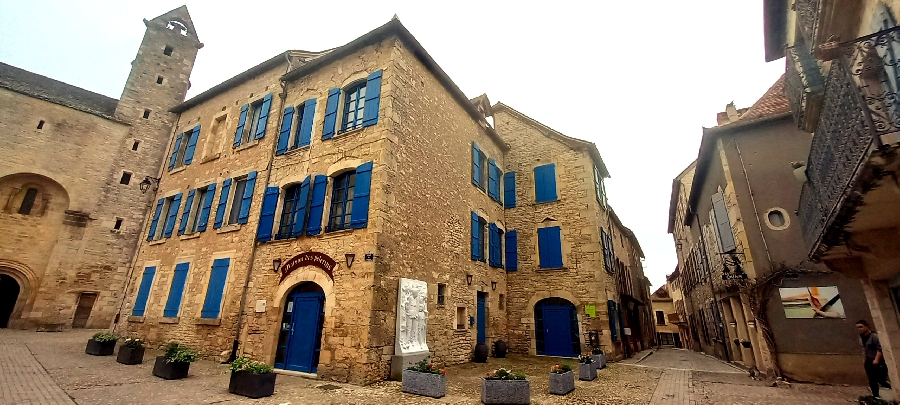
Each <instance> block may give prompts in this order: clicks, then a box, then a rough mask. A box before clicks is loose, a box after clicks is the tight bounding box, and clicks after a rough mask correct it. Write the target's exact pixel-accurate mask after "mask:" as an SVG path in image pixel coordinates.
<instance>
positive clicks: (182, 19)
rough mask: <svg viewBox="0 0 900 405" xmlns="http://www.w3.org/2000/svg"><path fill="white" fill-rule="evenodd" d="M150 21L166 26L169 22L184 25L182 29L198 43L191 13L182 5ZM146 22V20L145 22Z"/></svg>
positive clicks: (198, 39)
mask: <svg viewBox="0 0 900 405" xmlns="http://www.w3.org/2000/svg"><path fill="white" fill-rule="evenodd" d="M150 21H157V22H162V23H163V24H166V25H168V23H169V22H172V21H174V22H178V23H180V24H182V25H184V28H185V29H186V30H187V34H189V35H193V36H194V38H196V39H197V41H198V42H199V41H200V37H199V36H198V35H197V30H196V29H195V28H194V21H193V20H191V13H189V12H188V9H187V6H186V5H183V6H181V7H178V8H176V9H174V10H171V11H169V12H167V13H165V14H163V15H160V16H158V17H156V18H154V19H152V20H150ZM145 22H146V20H145Z"/></svg>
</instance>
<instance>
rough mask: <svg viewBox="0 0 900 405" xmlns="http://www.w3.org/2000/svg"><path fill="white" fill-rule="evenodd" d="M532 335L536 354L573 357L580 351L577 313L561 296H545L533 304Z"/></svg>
mask: <svg viewBox="0 0 900 405" xmlns="http://www.w3.org/2000/svg"><path fill="white" fill-rule="evenodd" d="M534 335H535V336H534V337H535V343H536V349H537V354H540V355H545V356H560V357H575V356H577V355H578V354H579V353H580V352H581V339H579V337H578V313H577V311H576V310H575V305H573V304H572V303H571V302H569V301H567V300H565V299H562V298H555V297H554V298H545V299H542V300H540V301H538V302H537V303H536V304H535V305H534Z"/></svg>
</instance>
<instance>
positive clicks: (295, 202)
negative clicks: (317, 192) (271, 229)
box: [275, 184, 309, 239]
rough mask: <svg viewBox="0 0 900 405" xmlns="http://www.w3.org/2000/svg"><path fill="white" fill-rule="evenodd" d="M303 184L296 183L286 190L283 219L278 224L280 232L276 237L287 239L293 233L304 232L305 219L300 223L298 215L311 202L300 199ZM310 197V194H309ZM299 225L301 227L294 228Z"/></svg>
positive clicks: (282, 206)
mask: <svg viewBox="0 0 900 405" xmlns="http://www.w3.org/2000/svg"><path fill="white" fill-rule="evenodd" d="M300 188H301V184H294V185H292V186H290V187H288V188H286V189H285V190H284V202H283V203H282V205H281V221H280V222H279V225H278V233H277V234H276V235H275V239H287V238H290V237H291V235H295V236H296V235H299V234H302V233H303V221H302V219H301V221H300V222H299V223H298V222H297V216H298V215H301V212H300V211H301V210H305V209H306V207H307V205H308V204H309V201H308V200H309V198H307V201H302V200H301V199H300V191H301V190H300ZM307 197H308V195H307ZM294 226H297V227H298V228H300V229H294Z"/></svg>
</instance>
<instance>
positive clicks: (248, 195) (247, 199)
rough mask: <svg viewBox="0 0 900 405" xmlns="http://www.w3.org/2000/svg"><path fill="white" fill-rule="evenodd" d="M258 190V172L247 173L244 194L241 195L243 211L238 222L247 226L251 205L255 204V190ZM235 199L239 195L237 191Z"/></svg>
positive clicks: (240, 212)
mask: <svg viewBox="0 0 900 405" xmlns="http://www.w3.org/2000/svg"><path fill="white" fill-rule="evenodd" d="M255 188H256V172H255V171H254V172H250V173H247V178H246V183H245V184H244V192H243V193H242V194H241V209H240V211H239V212H238V219H237V222H238V223H239V224H246V223H247V221H248V220H249V219H250V204H251V203H252V202H253V190H254V189H255ZM234 196H235V198H237V196H238V194H237V192H236V191H235V194H234Z"/></svg>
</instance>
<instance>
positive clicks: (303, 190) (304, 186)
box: [291, 176, 310, 238]
mask: <svg viewBox="0 0 900 405" xmlns="http://www.w3.org/2000/svg"><path fill="white" fill-rule="evenodd" d="M309 182H310V177H309V176H306V178H305V179H303V182H302V183H300V200H299V201H296V202H294V204H299V206H300V208H297V209H295V210H294V224H293V225H292V226H291V237H292V238H296V237H298V236H301V235H303V229H304V228H303V227H304V226H305V225H306V207H307V205H308V204H309Z"/></svg>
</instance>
